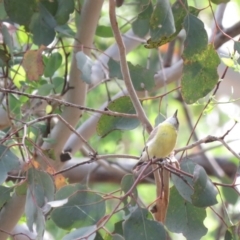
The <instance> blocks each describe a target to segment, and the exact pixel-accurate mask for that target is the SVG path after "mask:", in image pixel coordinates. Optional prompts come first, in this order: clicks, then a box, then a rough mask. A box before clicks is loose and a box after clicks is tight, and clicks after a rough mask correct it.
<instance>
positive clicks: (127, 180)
mask: <svg viewBox="0 0 240 240" xmlns="http://www.w3.org/2000/svg"><path fill="white" fill-rule="evenodd" d="M135 180H136V179H135V177H134V175H132V174H126V175H124V176H123V178H122V181H121V188H122V191H123V192H124V193H125V194H126V193H127V192H128V191H129V190H130V189H131V188H132V186H133V184H134V183H135ZM130 197H131V205H136V199H137V198H138V192H137V189H136V187H135V188H133V190H132V191H131V195H130ZM123 203H124V204H125V205H128V201H127V198H125V199H124V200H123ZM126 211H128V209H127V210H126Z"/></svg>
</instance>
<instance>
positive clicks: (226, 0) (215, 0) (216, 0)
mask: <svg viewBox="0 0 240 240" xmlns="http://www.w3.org/2000/svg"><path fill="white" fill-rule="evenodd" d="M229 1H230V0H211V2H212V3H215V4H221V3H228V2H229Z"/></svg>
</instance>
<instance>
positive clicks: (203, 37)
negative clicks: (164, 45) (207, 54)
mask: <svg viewBox="0 0 240 240" xmlns="http://www.w3.org/2000/svg"><path fill="white" fill-rule="evenodd" d="M183 27H184V29H185V31H186V34H187V36H186V39H185V42H184V47H185V48H184V51H183V58H184V60H188V61H189V60H192V58H194V59H196V58H195V55H196V54H201V53H202V52H203V51H204V50H206V49H207V44H208V36H207V32H206V30H205V29H204V25H203V22H202V21H201V20H200V19H198V18H197V17H195V16H194V15H192V14H188V15H187V16H186V17H185V19H184V22H183Z"/></svg>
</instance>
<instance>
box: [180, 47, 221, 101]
mask: <svg viewBox="0 0 240 240" xmlns="http://www.w3.org/2000/svg"><path fill="white" fill-rule="evenodd" d="M193 58H194V59H193ZM206 63H207V64H206ZM219 64H220V59H219V57H218V55H217V53H216V51H215V50H214V48H213V46H212V45H208V48H207V49H206V50H204V51H202V52H201V53H200V54H195V55H194V57H193V56H192V57H191V58H190V59H184V66H183V78H182V84H181V92H182V96H183V99H184V101H185V102H186V103H187V104H192V103H194V102H196V101H197V100H199V99H200V98H203V97H205V96H206V95H207V94H208V93H209V92H210V91H212V90H213V88H214V86H215V85H216V84H217V82H218V79H219V77H218V73H217V66H218V65H219ZM196 89H197V91H196Z"/></svg>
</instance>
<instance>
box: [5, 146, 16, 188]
mask: <svg viewBox="0 0 240 240" xmlns="http://www.w3.org/2000/svg"><path fill="white" fill-rule="evenodd" d="M19 168H20V162H19V159H18V157H17V156H16V155H15V154H13V152H12V151H11V150H10V149H9V148H7V147H6V146H3V145H0V184H2V183H3V182H4V181H5V180H6V178H7V176H8V172H10V171H13V170H18V169H19Z"/></svg>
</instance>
